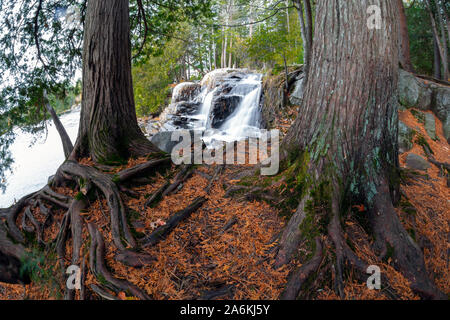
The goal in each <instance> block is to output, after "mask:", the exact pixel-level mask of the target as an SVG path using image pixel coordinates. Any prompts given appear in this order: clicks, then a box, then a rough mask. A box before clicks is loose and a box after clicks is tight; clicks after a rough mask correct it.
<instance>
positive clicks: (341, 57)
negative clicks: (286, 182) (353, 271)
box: [276, 0, 443, 298]
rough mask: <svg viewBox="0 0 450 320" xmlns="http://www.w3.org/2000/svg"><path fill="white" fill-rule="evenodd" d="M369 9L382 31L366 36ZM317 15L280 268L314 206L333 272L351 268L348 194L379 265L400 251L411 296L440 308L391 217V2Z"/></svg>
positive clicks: (335, 5)
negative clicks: (322, 214)
mask: <svg viewBox="0 0 450 320" xmlns="http://www.w3.org/2000/svg"><path fill="white" fill-rule="evenodd" d="M369 5H378V7H379V8H381V10H382V12H381V14H382V17H383V23H382V26H381V30H376V29H375V30H370V29H369V28H368V27H367V19H368V18H369V16H368V15H367V13H366V11H367V7H368V6H369ZM316 12H317V14H316V25H315V30H316V31H315V35H314V45H313V53H312V61H311V69H310V74H313V75H314V77H311V78H310V79H309V81H308V82H307V84H306V91H305V96H304V101H303V104H302V108H303V110H301V111H300V115H301V116H299V117H298V118H297V119H296V121H295V123H294V124H293V126H292V127H291V128H290V130H289V131H288V134H287V136H286V138H285V140H284V141H283V144H282V150H283V154H282V155H281V156H282V158H284V159H286V158H287V157H288V156H290V157H291V158H292V156H293V155H295V154H297V155H298V154H301V157H299V156H297V158H296V161H301V163H302V164H301V165H302V166H303V167H304V172H305V175H304V177H303V179H302V182H303V183H302V185H303V187H304V190H303V198H302V199H301V201H300V205H299V207H298V210H297V212H296V213H295V214H294V215H293V217H292V218H291V220H290V221H289V223H288V225H287V227H286V229H285V230H284V233H283V235H282V238H281V241H280V247H279V252H278V255H277V258H276V265H277V266H281V265H283V264H285V263H288V262H289V261H290V260H291V258H292V256H293V255H294V253H295V252H296V250H297V249H298V246H299V244H300V242H301V239H302V231H301V230H302V229H301V228H300V226H301V225H302V222H304V220H305V217H307V216H308V214H311V213H315V212H316V211H315V209H314V208H311V204H312V203H317V202H318V201H319V202H320V203H323V205H321V208H326V209H323V210H325V211H326V212H327V215H328V218H327V219H325V220H326V221H332V222H333V223H330V224H329V229H328V234H329V236H330V237H331V238H332V239H333V242H334V243H335V246H336V255H337V258H336V261H337V264H338V267H337V269H338V270H339V269H341V268H340V267H342V266H341V263H342V260H343V259H344V258H346V259H348V260H353V261H355V260H356V259H355V257H354V255H352V254H349V253H348V252H347V251H348V250H347V249H348V247H346V243H345V241H344V242H342V239H343V237H342V235H339V234H338V233H339V230H340V226H339V219H338V216H339V215H340V210H341V208H342V206H343V203H344V201H345V200H347V197H348V193H347V191H350V199H349V200H350V201H351V200H355V199H358V200H359V201H361V199H364V202H365V205H366V207H367V208H368V209H369V212H370V220H371V223H372V226H373V232H374V237H375V239H377V241H376V244H375V248H374V249H375V251H376V252H377V253H379V254H380V255H381V256H383V254H384V255H385V253H386V247H387V245H389V246H391V247H392V248H394V250H393V251H394V253H393V261H396V267H397V268H398V269H399V270H400V271H401V272H402V273H403V274H404V275H405V276H406V277H407V278H408V280H410V281H411V287H412V288H413V289H414V290H415V291H416V292H418V293H420V294H421V295H422V296H423V297H432V298H441V297H443V296H442V294H441V293H440V292H439V291H438V290H437V289H436V287H435V286H434V284H433V283H432V282H431V280H429V278H428V275H427V273H426V270H425V263H424V260H423V255H422V252H421V251H420V249H419V248H418V247H417V245H416V244H415V243H414V241H413V240H412V239H411V237H410V236H409V235H408V233H407V232H406V231H405V230H404V228H403V227H402V225H401V223H400V221H399V219H398V216H397V214H396V212H395V210H394V207H393V199H398V187H399V186H398V184H397V183H396V181H399V180H398V178H397V172H398V171H397V170H398V166H399V164H398V142H397V139H398V110H397V108H398V102H397V79H398V31H397V26H398V23H397V21H398V20H397V19H398V10H397V6H396V4H395V2H392V1H386V0H374V1H370V3H369V1H347V0H319V1H318V2H317V7H316ZM316 228H319V226H316ZM322 232H323V231H322ZM343 255H344V256H343ZM363 272H365V271H363ZM340 276H341V277H342V272H341V274H340ZM337 278H339V276H338V277H337Z"/></svg>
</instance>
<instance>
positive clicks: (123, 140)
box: [72, 0, 156, 162]
mask: <svg viewBox="0 0 450 320" xmlns="http://www.w3.org/2000/svg"><path fill="white" fill-rule="evenodd" d="M155 150H156V149H155V148H154V147H153V146H152V145H151V143H150V142H149V141H148V140H147V139H146V138H145V136H144V135H143V133H142V131H141V130H140V128H139V126H138V123H137V117H136V110H135V104H134V96H133V85H132V78H131V42H130V21H129V1H128V0H95V1H93V0H90V1H88V4H87V10H86V21H85V32H84V48H83V102H82V109H81V122H80V129H79V133H78V139H77V142H76V144H75V149H74V152H73V153H72V158H73V159H76V158H79V157H88V156H91V157H92V159H93V160H94V161H97V162H118V161H122V160H124V159H127V158H129V157H130V156H140V155H144V154H148V153H150V152H152V151H155Z"/></svg>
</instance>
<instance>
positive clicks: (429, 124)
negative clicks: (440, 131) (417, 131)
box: [425, 113, 437, 140]
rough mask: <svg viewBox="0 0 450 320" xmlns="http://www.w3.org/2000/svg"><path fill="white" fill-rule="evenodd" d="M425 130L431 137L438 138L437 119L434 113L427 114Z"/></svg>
mask: <svg viewBox="0 0 450 320" xmlns="http://www.w3.org/2000/svg"><path fill="white" fill-rule="evenodd" d="M425 130H426V131H427V134H428V136H429V137H430V138H431V139H433V140H437V135H436V120H435V119H434V115H433V114H432V113H426V114H425Z"/></svg>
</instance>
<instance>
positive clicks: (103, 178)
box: [58, 161, 136, 250]
mask: <svg viewBox="0 0 450 320" xmlns="http://www.w3.org/2000/svg"><path fill="white" fill-rule="evenodd" d="M58 173H62V174H64V175H66V176H69V177H71V178H72V180H76V179H77V178H78V179H79V178H81V179H82V180H83V181H84V183H86V184H89V183H92V184H94V185H95V186H96V187H97V188H98V189H99V190H101V191H102V193H103V194H104V195H105V197H106V200H107V202H108V206H109V208H110V218H111V234H112V237H113V240H114V245H115V246H116V247H117V248H118V249H119V250H124V249H125V245H124V244H123V242H122V239H124V240H125V241H126V243H127V246H129V247H131V248H134V247H136V241H135V239H134V238H133V236H132V234H131V232H130V229H129V226H128V223H127V220H126V209H125V205H124V204H123V201H122V199H121V196H120V191H119V188H118V187H117V185H116V184H115V183H114V182H113V179H112V178H111V177H110V176H109V175H107V174H104V173H101V172H100V171H98V170H96V169H94V168H91V167H87V166H82V165H80V164H78V163H76V162H74V161H66V162H65V163H64V164H63V165H62V166H61V167H60V168H59V170H58Z"/></svg>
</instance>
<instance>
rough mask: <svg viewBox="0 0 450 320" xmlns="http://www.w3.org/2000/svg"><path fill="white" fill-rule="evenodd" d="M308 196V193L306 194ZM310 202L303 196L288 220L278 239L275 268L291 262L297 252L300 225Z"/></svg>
mask: <svg viewBox="0 0 450 320" xmlns="http://www.w3.org/2000/svg"><path fill="white" fill-rule="evenodd" d="M307 194H309V193H307ZM309 200H310V197H309V196H305V197H304V198H303V199H302V200H301V202H300V204H299V206H298V208H297V211H296V212H295V213H294V215H293V216H292V218H291V219H290V220H289V223H288V225H287V226H286V228H285V229H284V231H283V234H282V235H281V239H280V245H279V248H278V254H277V257H276V260H275V268H279V267H281V266H283V265H285V264H287V263H289V262H290V261H291V257H292V255H293V254H294V252H295V251H296V250H297V248H298V246H299V245H300V242H301V237H302V233H301V231H300V228H299V227H300V225H301V224H302V222H303V220H304V219H305V217H306V212H305V206H306V203H307V202H308V201H309Z"/></svg>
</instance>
